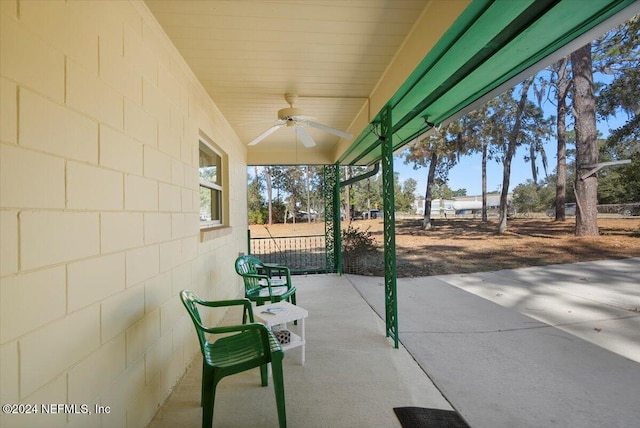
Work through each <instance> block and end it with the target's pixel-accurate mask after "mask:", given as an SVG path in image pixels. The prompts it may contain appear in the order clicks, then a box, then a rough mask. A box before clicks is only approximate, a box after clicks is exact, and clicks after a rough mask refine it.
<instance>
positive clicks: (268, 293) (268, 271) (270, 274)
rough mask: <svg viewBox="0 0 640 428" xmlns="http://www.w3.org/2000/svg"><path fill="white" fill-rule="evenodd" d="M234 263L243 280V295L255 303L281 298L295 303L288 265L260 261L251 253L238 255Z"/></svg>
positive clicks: (294, 291)
mask: <svg viewBox="0 0 640 428" xmlns="http://www.w3.org/2000/svg"><path fill="white" fill-rule="evenodd" d="M235 265H236V273H237V274H238V275H240V276H241V277H242V279H243V281H244V297H246V298H247V299H249V300H251V301H252V302H256V305H258V306H260V305H263V304H264V303H265V302H270V303H275V302H279V301H281V300H287V301H290V303H292V304H294V305H295V304H296V287H294V286H293V284H292V282H291V271H290V270H289V268H288V267H286V266H280V265H275V264H271V263H268V264H266V263H262V261H260V259H259V258H257V257H256V256H252V255H246V256H240V257H238V258H237V259H236V263H235ZM274 274H275V275H274ZM276 275H277V278H276V277H275V276H276Z"/></svg>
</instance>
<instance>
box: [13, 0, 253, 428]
mask: <svg viewBox="0 0 640 428" xmlns="http://www.w3.org/2000/svg"><path fill="white" fill-rule="evenodd" d="M0 29H1V30H0V31H1V33H0V38H1V41H0V221H1V223H0V235H1V247H0V251H1V253H0V256H1V263H0V281H1V282H0V401H1V402H2V404H5V403H30V404H34V403H36V404H42V403H70V404H78V405H80V404H87V405H89V406H90V408H91V410H93V406H94V405H95V404H98V405H103V406H110V409H111V413H110V414H106V415H95V414H94V415H72V414H64V413H63V414H57V415H42V414H38V415H24V416H15V415H6V414H2V415H0V425H1V426H2V427H14V426H15V427H18V426H25V427H37V426H43V427H44V426H46V427H57V426H82V427H87V426H103V427H143V426H145V425H146V424H147V423H148V422H149V420H150V419H151V417H152V416H153V414H154V413H155V411H156V410H157V408H158V406H159V405H160V404H161V402H162V401H163V400H164V398H165V397H166V396H167V394H168V393H169V392H170V389H171V388H172V387H173V386H174V385H175V383H176V381H177V380H178V378H179V377H180V376H181V375H182V374H183V373H184V371H185V368H186V366H187V365H188V364H189V363H190V361H191V360H192V358H193V356H194V355H195V354H196V353H197V352H199V350H198V348H197V342H196V340H195V334H194V332H193V327H192V325H191V324H190V320H189V319H188V317H187V315H186V312H185V310H184V309H183V308H182V305H181V304H180V302H179V299H178V292H179V290H181V289H183V288H190V289H193V290H195V291H196V292H198V293H199V294H201V295H202V296H203V297H205V298H211V299H220V298H231V297H236V296H238V295H239V294H240V293H241V284H240V281H239V279H238V278H237V276H236V274H235V272H234V270H233V261H234V259H235V256H236V255H237V254H238V252H240V251H245V247H246V230H247V224H246V218H247V213H246V173H245V171H246V151H245V149H244V146H243V145H242V144H241V143H240V142H239V141H238V139H237V137H236V135H235V134H234V133H233V131H232V130H231V129H230V127H229V126H228V124H227V123H226V121H225V120H224V118H223V117H222V115H221V114H220V112H219V111H218V109H217V108H216V106H215V104H214V103H213V102H212V101H211V100H210V98H209V97H208V95H207V94H206V93H205V92H204V90H203V89H202V87H201V86H200V85H199V83H198V82H197V80H196V79H195V77H194V76H193V75H192V73H191V72H190V70H189V69H188V67H187V66H186V64H185V63H184V61H183V60H182V58H181V57H180V56H179V55H178V54H177V51H176V50H175V48H174V47H173V46H172V45H171V44H170V43H169V41H168V39H167V37H166V36H165V34H164V33H163V32H162V30H160V27H159V25H158V24H157V22H156V21H155V19H154V18H153V16H152V15H151V14H150V12H149V11H148V10H147V8H146V6H145V5H144V3H142V2H140V1H137V0H133V1H131V2H129V1H106V0H104V1H77V0H73V1H68V2H65V1H63V0H46V1H31V0H30V1H25V0H21V1H18V0H2V1H0ZM200 132H204V133H205V134H206V135H207V136H208V137H209V138H210V139H211V140H212V141H213V142H215V144H217V145H218V146H219V147H220V148H221V149H222V150H223V151H225V152H226V154H227V155H228V159H229V166H230V174H229V180H228V183H226V188H227V195H228V197H229V200H228V204H229V205H228V208H229V227H228V228H224V229H222V230H218V231H215V232H212V233H209V234H207V236H206V237H205V239H204V240H202V238H201V235H200V230H199V217H198V208H199V196H198V175H197V166H198V137H199V133H200Z"/></svg>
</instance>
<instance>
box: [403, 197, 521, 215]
mask: <svg viewBox="0 0 640 428" xmlns="http://www.w3.org/2000/svg"><path fill="white" fill-rule="evenodd" d="M512 197H513V195H512V194H509V195H507V201H508V202H509V203H511V199H512ZM424 202H425V199H424V197H423V196H420V197H418V198H416V199H415V201H414V202H413V207H414V209H415V212H416V214H418V215H424ZM499 207H500V195H497V194H494V193H492V194H490V195H487V210H489V211H491V210H497V209H498V208H499ZM481 211H482V195H478V196H458V197H456V198H454V199H452V200H451V199H434V200H432V201H431V214H432V215H437V214H440V215H453V214H475V213H479V212H481Z"/></svg>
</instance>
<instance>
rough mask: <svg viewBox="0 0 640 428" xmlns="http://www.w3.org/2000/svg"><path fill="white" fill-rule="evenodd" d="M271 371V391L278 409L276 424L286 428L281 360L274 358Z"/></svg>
mask: <svg viewBox="0 0 640 428" xmlns="http://www.w3.org/2000/svg"><path fill="white" fill-rule="evenodd" d="M271 370H272V371H273V389H274V391H275V394H276V406H277V407H278V422H279V425H280V428H286V427H287V410H286V407H285V401H284V379H283V373H282V359H281V358H274V359H273V360H272V361H271Z"/></svg>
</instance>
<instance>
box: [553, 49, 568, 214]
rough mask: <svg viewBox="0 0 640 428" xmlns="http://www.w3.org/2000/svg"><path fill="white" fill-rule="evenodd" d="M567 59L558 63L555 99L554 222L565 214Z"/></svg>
mask: <svg viewBox="0 0 640 428" xmlns="http://www.w3.org/2000/svg"><path fill="white" fill-rule="evenodd" d="M567 63H568V58H563V59H561V60H560V61H559V62H558V65H557V67H558V70H557V74H558V83H557V88H556V92H557V94H556V97H557V98H558V109H557V110H558V117H557V119H556V125H557V128H558V151H557V155H556V156H557V158H558V165H557V168H556V169H557V176H556V221H564V220H565V219H566V213H565V209H564V204H565V203H566V202H567V126H566V117H567V95H568V91H569V87H570V81H569V77H568V76H567Z"/></svg>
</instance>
